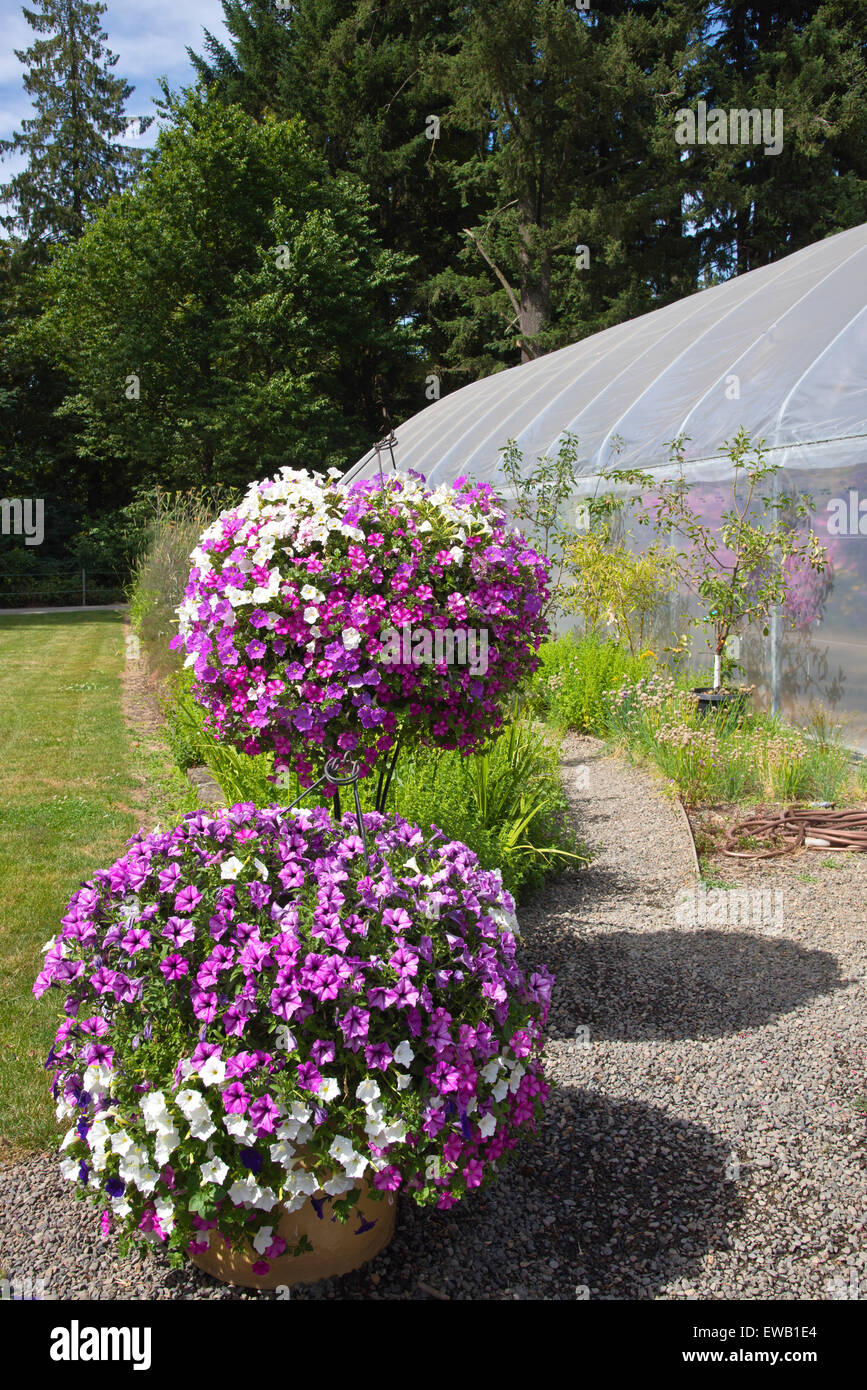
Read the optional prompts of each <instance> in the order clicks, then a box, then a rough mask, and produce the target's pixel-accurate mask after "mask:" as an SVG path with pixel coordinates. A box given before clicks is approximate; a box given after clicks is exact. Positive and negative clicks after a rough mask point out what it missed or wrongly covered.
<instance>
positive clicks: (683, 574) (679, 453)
mask: <svg viewBox="0 0 867 1390" xmlns="http://www.w3.org/2000/svg"><path fill="white" fill-rule="evenodd" d="M685 444H686V440H685V439H684V438H683V437H680V438H678V439H676V440H674V441H673V443H672V445H671V459H672V463H673V464H676V465H677V466H678V469H679V472H680V476H679V477H676V478H674V479H665V480H663V481H660V480H658V479H657V478H654V477H653V476H652V475H651V474H648V473H643V472H639V471H637V470H634V469H621V470H616V469H615V470H609V471H608V472H607V473H606V474H605V476H606V478H608V479H610V480H611V481H613V482H615V483H616V484H618V485H621V486H622V485H624V484H625V485H628V486H639V487H640V488H641V493H642V494H644V495H646V494H647V493H650V494H652V497H651V500H650V501H646V502H645V501H644V500H643V496H642V495H636V496H634V497H632V498H631V499H630V500H631V501H632V502H633V503H634V504H637V505H638V508H639V509H638V512H637V516H636V520H637V522H638V524H639V525H642V526H652V527H653V528H654V531H655V532H656V534H657V536H659V537H660V538H664V539H665V540H666V541H670V540H672V539H674V538H675V537H678V538H679V539H680V546H679V547H678V548H677V550H676V557H675V565H676V570H677V576H678V579H679V581H680V583H681V584H682V585H683V587H684V588H685V589H686V590H687V591H688V592H689V593H691V594H692V595H693V596H694V597H695V599H696V600H697V601H698V603H699V605H700V611H699V613H698V615H697V616H696V617H695V618H694V619H693V621H694V623H697V624H698V625H700V626H701V627H703V628H704V629H705V631H706V632H707V635H708V643H709V647H710V650H711V652H712V654H713V683H712V685H710V686H699V687H697V688H696V689H695V690H694V691H693V693H694V694H695V695H696V696H697V697H698V700H699V705H700V707H703V708H705V709H712V708H717V707H718V706H720V705H723V704H727V703H729V702H731V701H737V700H743V699H744V694H745V692H744V691H743V689H741V688H731V687H726V686H725V684H724V681H725V680H726V678H727V677H728V676H729V674H730V673H731V671H732V670H733V669H734V668H735V666H736V664H737V663H736V661H735V660H734V659H733V658H732V656H731V655H729V654H728V652H727V647H728V644H729V642H730V639H731V638H733V637H737V636H739V635H740V634H741V632H742V631H743V629H744V628H745V627H747V626H748V624H750V623H754V622H760V623H763V624H764V634H765V635H766V636H767V633H768V631H769V628H768V620H769V618H770V615H771V613H772V612H773V611H774V609H775V608H776V607H777V605H779V604H782V603H784V602H785V600H786V599H787V597H788V593H789V587H790V584H791V581H792V572H793V569H800V571H801V572H803V571H804V570H805V569H806V570H808V571H816V572H818V573H821V572H822V570H823V569H824V568H825V563H826V555H827V552H826V550H825V547H824V546H822V545H820V544H819V541H818V538H817V537H816V536H815V535H814V534H813V533H812V531H809V530H807V532H806V534H805V533H804V530H803V528H802V527H800V526H799V525H798V523H799V522H801V521H803V519H804V518H807V517H809V515H810V513H811V511H812V510H813V503H812V500H811V499H810V498H809V497H807V496H806V495H803V494H801V495H799V496H797V497H791V496H788V495H785V494H783V493H781V492H779V491H778V490H777V487H776V483H774V487H773V492H772V495H771V496H762V495H761V494H760V491H759V490H760V488H761V485H762V484H763V483H765V482H766V481H767V480H769V479H771V480H775V478H776V474H777V473H778V472H779V469H780V465H779V464H776V463H768V462H767V459H766V456H765V453H764V451H763V441H759V443H758V444H755V445H754V444H752V443H751V442H750V439H749V437H748V435H747V434H746V432H745V431H744V430H743V429H741V430H739V431H738V432H737V434H736V435H735V437H734V438H733V439H732V440H727V441H726V443H725V445H724V448H725V450H726V452H727V454H728V458H729V461H730V464H731V470H732V476H731V482H730V485H729V486H730V501H729V504H728V506H727V507H726V508H725V509H724V510H723V511H722V513H721V515H720V517H719V520H718V522H717V523H716V524H715V525H714V524H712V523H711V522H710V521H709V520H708V519H702V517H700V516H699V515H698V513H697V512H696V511H695V510H694V508H693V507H692V506H691V504H690V501H689V491H690V484H689V483H688V482H687V481H686V479H685V478H684V476H683V465H684V448H685Z"/></svg>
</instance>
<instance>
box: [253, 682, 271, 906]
mask: <svg viewBox="0 0 867 1390" xmlns="http://www.w3.org/2000/svg"><path fill="white" fill-rule="evenodd" d="M262 693H263V694H264V691H263V692H262ZM253 865H254V867H255V868H256V869H257V870H258V872H259V873H260V874H261V876H262V878H264V879H265V882H266V883H267V881H268V866H267V865H266V864H263V863H262V860H261V859H254V860H253Z"/></svg>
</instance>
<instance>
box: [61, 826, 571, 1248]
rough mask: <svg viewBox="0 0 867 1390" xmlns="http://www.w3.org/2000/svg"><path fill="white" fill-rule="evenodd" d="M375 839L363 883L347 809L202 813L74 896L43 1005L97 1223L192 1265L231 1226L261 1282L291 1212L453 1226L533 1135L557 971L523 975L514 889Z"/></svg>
mask: <svg viewBox="0 0 867 1390" xmlns="http://www.w3.org/2000/svg"><path fill="white" fill-rule="evenodd" d="M364 824H365V830H366V835H367V839H368V848H369V858H370V866H369V871H368V867H367V865H366V863H365V858H364V847H363V843H362V840H361V838H360V836H359V834H358V825H357V823H356V822H355V821H354V820H353V818H352V817H351V816H350V815H347V816H345V817H344V819H343V820H342V821H341V822H340V823H339V824H335V822H334V821H333V820H332V819H331V817H330V815H329V813H328V811H327V810H325V809H323V808H318V809H316V810H313V811H310V810H304V811H286V810H285V809H282V808H280V807H278V806H272V807H269V808H267V809H264V810H257V809H256V808H255V807H254V806H253V805H252V804H249V803H242V804H239V805H236V806H233V807H231V808H230V809H228V810H225V811H220V812H218V813H216V814H209V813H206V812H204V811H197V812H195V813H192V814H190V815H188V816H186V817H185V818H184V820H183V821H182V823H181V824H180V825H178V826H177V827H176V828H174V829H171V830H165V831H159V830H156V831H154V832H153V833H151V834H147V835H146V834H143V833H141V834H139V835H137V836H135V837H134V838H133V839H132V840H131V841H129V845H128V849H127V852H126V853H125V854H124V855H123V856H122V858H120V859H119V860H118V861H117V862H116V863H115V864H113V865H112V866H111V868H110V869H108V870H106V871H104V872H99V873H97V874H95V875H94V877H93V879H92V880H90V881H89V882H87V883H85V884H84V885H83V886H82V887H81V888H80V889H79V890H78V892H76V893H75V894H74V895H73V898H72V900H71V902H70V903H69V907H68V910H67V912H66V915H65V916H64V918H63V922H62V929H61V931H60V932H59V934H58V935H57V937H56V938H55V939H53V940H52V941H51V942H50V943H49V944H48V946H47V947H46V956H45V964H44V968H43V970H42V971H41V973H40V975H39V977H38V979H37V981H36V984H35V986H34V993H36V994H37V995H42V994H44V993H45V992H46V991H47V990H48V989H49V988H53V989H55V990H57V991H59V993H60V995H61V997H62V999H63V1001H64V1017H63V1021H62V1022H61V1024H60V1026H59V1028H58V1030H57V1036H56V1039H55V1041H54V1044H53V1047H52V1049H51V1053H50V1055H49V1058H48V1062H47V1064H46V1065H47V1067H48V1068H50V1069H51V1073H52V1086H53V1094H54V1098H55V1101H56V1104H57V1116H58V1119H59V1120H62V1121H65V1122H66V1124H67V1126H68V1129H67V1133H66V1135H65V1137H64V1139H63V1143H62V1150H63V1157H62V1162H61V1170H62V1172H63V1174H64V1175H65V1176H66V1177H67V1178H69V1179H70V1180H71V1181H72V1182H74V1183H76V1184H78V1185H80V1186H81V1187H82V1188H84V1189H86V1190H87V1192H88V1194H89V1195H90V1196H91V1197H92V1198H93V1200H94V1201H95V1202H96V1204H97V1206H98V1207H99V1209H100V1211H101V1213H103V1214H104V1215H103V1218H102V1229H103V1230H107V1229H108V1221H107V1219H106V1215H107V1217H108V1218H110V1220H111V1229H112V1230H113V1231H116V1232H118V1233H120V1234H122V1235H123V1237H124V1239H125V1240H132V1241H133V1242H135V1243H144V1244H153V1243H155V1242H157V1243H163V1244H165V1245H166V1246H168V1247H169V1249H170V1251H171V1252H172V1258H173V1259H176V1260H179V1259H182V1258H183V1257H184V1255H185V1254H187V1253H189V1252H191V1251H199V1250H202V1249H204V1248H205V1246H206V1244H207V1241H208V1239H209V1233H210V1231H211V1230H212V1229H213V1228H215V1227H216V1228H217V1229H219V1230H220V1231H221V1232H222V1233H223V1234H224V1235H225V1236H226V1237H227V1239H229V1240H230V1241H231V1243H232V1244H237V1245H240V1244H241V1242H242V1238H243V1237H247V1238H249V1239H251V1240H252V1241H253V1245H254V1247H255V1248H256V1250H257V1253H258V1254H259V1256H260V1258H261V1261H262V1262H264V1263H265V1264H267V1262H268V1258H269V1257H268V1251H269V1250H270V1251H271V1252H272V1256H273V1255H274V1254H275V1253H280V1252H277V1251H276V1247H275V1242H274V1239H273V1236H272V1234H271V1232H273V1230H274V1229H276V1224H277V1223H276V1221H275V1214H274V1213H273V1209H274V1207H275V1206H276V1205H277V1203H278V1194H282V1196H281V1197H280V1198H279V1200H280V1201H281V1202H282V1204H283V1206H284V1207H287V1208H288V1209H289V1210H296V1209H298V1208H299V1207H301V1206H302V1205H303V1204H304V1203H305V1202H307V1201H308V1200H309V1199H310V1197H311V1196H312V1195H314V1194H316V1193H317V1192H318V1191H324V1192H325V1193H327V1194H328V1195H329V1196H330V1197H332V1198H334V1199H335V1200H336V1202H337V1205H338V1207H340V1203H346V1204H347V1205H346V1207H345V1211H346V1212H347V1213H348V1211H349V1203H350V1198H349V1196H348V1195H347V1194H349V1193H350V1192H351V1191H352V1189H353V1188H354V1186H355V1185H356V1184H357V1183H358V1182H359V1181H360V1180H362V1179H366V1180H367V1181H368V1182H369V1183H370V1184H371V1185H372V1188H373V1191H374V1193H375V1194H376V1195H377V1196H382V1197H383V1198H384V1196H385V1194H388V1193H395V1192H407V1193H410V1194H411V1195H412V1196H413V1197H414V1198H415V1200H416V1201H417V1202H419V1203H420V1204H422V1205H424V1204H432V1203H435V1204H436V1205H438V1206H439V1207H441V1208H445V1207H448V1206H450V1205H452V1204H453V1203H454V1202H456V1201H459V1200H460V1199H461V1198H462V1197H463V1196H464V1195H465V1194H466V1192H467V1191H471V1190H473V1189H476V1188H478V1187H481V1186H483V1185H484V1184H485V1183H486V1182H488V1181H489V1180H490V1179H491V1177H492V1176H493V1174H494V1173H495V1170H496V1168H497V1166H498V1163H499V1160H500V1159H501V1156H503V1155H504V1154H505V1153H507V1151H508V1150H510V1149H512V1148H513V1147H514V1145H515V1144H516V1143H517V1141H518V1138H519V1136H520V1134H521V1132H522V1131H525V1130H526V1129H527V1128H528V1127H530V1128H532V1127H534V1125H535V1122H536V1119H537V1117H538V1113H539V1110H540V1107H541V1105H542V1103H543V1101H544V1099H545V1097H546V1095H547V1090H548V1088H547V1085H546V1083H545V1080H544V1077H543V1074H542V1069H541V1062H540V1051H541V1035H542V1028H543V1025H544V1022H545V1019H546V1016H547V1011H548V1004H549V1000H550V993H551V985H552V977H551V976H550V975H549V974H548V973H547V972H546V971H545V970H537V971H535V972H533V973H531V974H530V975H529V978H526V977H525V974H524V972H523V971H522V969H521V966H520V964H519V961H518V959H517V954H516V952H517V943H516V937H515V930H516V926H517V924H516V920H515V917H514V902H513V900H512V898H511V897H510V895H509V894H508V893H507V892H506V891H505V890H504V889H503V886H502V882H501V880H500V877H499V874H498V873H496V872H491V871H486V870H483V869H481V868H480V867H479V863H478V860H477V858H476V856H475V855H474V854H473V853H472V852H471V851H470V850H469V849H467V847H466V846H465V845H462V844H459V843H456V842H450V841H448V840H446V839H445V837H444V836H443V835H442V834H441V833H439V832H437V833H433V834H432V835H431V836H430V837H429V838H425V837H423V835H422V833H421V831H420V830H418V829H417V828H416V827H415V826H412V825H409V824H407V823H406V822H405V821H404V820H402V819H401V818H400V817H399V816H394V815H392V816H387V817H386V816H381V815H378V814H375V813H369V814H368V815H366V816H365V819H364ZM182 964H183V965H185V967H186V968H185V969H184V968H181V966H182Z"/></svg>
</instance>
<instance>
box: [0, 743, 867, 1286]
mask: <svg viewBox="0 0 867 1390" xmlns="http://www.w3.org/2000/svg"><path fill="white" fill-rule="evenodd" d="M563 757H564V776H565V778H566V784H567V790H568V793H569V797H570V802H571V805H572V808H573V811H574V815H575V819H576V823H577V825H578V827H579V830H580V833H581V835H582V836H583V838H584V839H585V840H586V842H587V844H588V845H589V846H590V847H591V848H592V849H593V850H594V851H595V856H596V857H595V859H594V861H593V864H592V865H591V867H590V868H589V869H586V870H584V871H581V872H578V873H571V872H570V873H568V874H564V875H563V876H562V877H560V878H558V879H556V880H554V881H552V882H551V883H549V884H548V885H547V886H546V887H545V889H543V890H541V891H540V892H538V893H536V894H535V895H534V896H533V897H532V898H530V899H528V900H527V901H526V902H525V903H524V904H522V908H521V912H520V914H519V916H520V921H521V928H522V933H523V946H524V952H525V961H526V964H527V965H528V966H532V965H533V964H534V963H537V962H538V963H541V962H544V963H546V964H547V965H549V966H550V968H551V969H552V970H553V971H554V973H555V975H556V977H557V983H556V986H555V989H554V996H553V1002H552V1009H551V1015H550V1018H549V1042H548V1045H547V1049H546V1057H547V1072H548V1075H549V1079H550V1080H551V1081H552V1082H553V1083H555V1089H554V1090H553V1091H552V1094H551V1097H550V1100H549V1104H548V1107H547V1109H546V1114H545V1117H544V1119H543V1121H542V1123H541V1124H540V1125H539V1129H538V1133H537V1134H536V1135H535V1136H534V1137H533V1138H532V1139H531V1141H530V1142H529V1143H528V1144H527V1145H526V1146H525V1147H524V1148H523V1150H520V1151H519V1153H518V1154H517V1155H516V1156H515V1159H514V1161H513V1163H512V1164H511V1166H510V1167H509V1168H508V1169H507V1170H506V1173H505V1174H504V1176H503V1178H502V1180H501V1181H500V1183H499V1184H498V1185H497V1186H496V1187H494V1188H492V1189H491V1190H490V1191H489V1192H486V1193H483V1194H475V1195H474V1196H473V1197H471V1198H470V1199H469V1200H468V1201H467V1202H466V1203H464V1204H462V1205H461V1206H458V1207H456V1208H454V1209H453V1210H451V1211H449V1212H436V1211H430V1210H428V1211H421V1210H419V1209H418V1208H417V1207H415V1206H414V1205H413V1204H412V1203H411V1202H409V1201H408V1200H407V1199H405V1198H401V1201H400V1209H399V1215H398V1228H397V1232H396V1235H395V1238H394V1241H393V1242H392V1244H391V1245H390V1246H389V1247H388V1248H387V1249H386V1250H385V1251H384V1252H383V1253H382V1254H380V1255H379V1256H378V1257H377V1258H376V1260H374V1261H373V1262H372V1263H371V1264H370V1265H368V1266H366V1267H365V1268H364V1269H362V1270H360V1271H357V1272H355V1273H354V1274H350V1275H347V1276H345V1277H343V1278H342V1279H333V1280H328V1281H325V1282H323V1283H321V1284H317V1285H309V1286H304V1287H299V1288H295V1289H292V1291H291V1298H292V1299H293V1300H295V1299H297V1300H302V1301H303V1300H306V1299H321V1298H328V1299H386V1300H395V1299H411V1300H421V1299H433V1300H437V1299H439V1300H445V1299H452V1300H466V1299H493V1300H503V1299H521V1300H524V1299H555V1300H573V1299H579V1300H584V1299H590V1300H619V1299H639V1300H653V1299H657V1300H672V1299H678V1300H684V1299H699V1300H716V1299H724V1298H733V1299H774V1300H776V1299H806V1300H826V1299H852V1298H860V1299H865V1298H867V1246H865V1241H864V1226H865V1219H867V1148H865V1132H867V1118H865V1116H864V1115H863V1114H862V1113H860V1112H859V1110H858V1108H857V1102H858V1098H859V1097H861V1098H864V1097H867V1080H865V1056H867V1053H865V1033H867V1021H865V1008H864V984H863V981H864V976H865V963H867V949H865V947H867V855H862V856H857V855H855V856H837V858H838V859H839V860H840V861H841V863H842V867H840V868H838V869H834V868H831V867H825V866H823V865H822V863H821V858H820V856H815V855H805V854H801V855H798V856H792V857H790V858H787V859H786V860H774V861H770V863H764V864H758V865H742V864H735V863H733V862H732V861H729V860H718V861H715V862H714V873H715V874H718V875H719V879H720V880H725V888H722V887H721V888H720V889H718V890H717V891H716V893H715V895H713V896H712V895H710V894H708V895H707V897H703V896H702V890H701V888H700V887H699V886H698V885H697V884H696V879H695V870H694V863H693V857H692V847H691V844H690V840H689V836H688V834H687V830H686V826H685V824H684V821H683V818H682V817H681V816H680V813H679V811H678V809H677V807H676V806H673V805H671V804H670V803H669V802H668V801H667V800H666V799H665V798H664V797H663V796H662V795H661V794H660V790H659V784H658V782H655V781H654V780H653V779H652V778H651V777H650V776H649V775H648V774H646V773H644V772H642V771H639V770H637V769H634V768H631V767H629V766H628V765H627V764H626V763H625V762H623V761H622V760H620V759H619V758H615V757H611V756H606V754H605V751H604V748H603V746H602V745H601V744H600V743H599V742H598V741H597V740H594V739H586V738H579V737H577V736H575V735H570V736H569V737H568V738H567V739H566V740H565V742H564V745H563ZM843 861H845V862H843ZM730 889H737V890H740V894H741V897H740V899H738V902H739V903H741V904H742V903H743V901H748V902H752V903H753V904H754V907H753V913H754V915H753V917H752V918H750V919H749V920H747V921H744V918H743V915H742V912H741V907H737V906H733V905H732V904H733V902H734V899H733V898H732V896H731V894H730V892H729V891H728V890H730ZM684 894H687V895H690V896H688V897H687V898H685V897H684V896H683V895H684ZM744 894H748V895H749V897H748V898H746V899H745V898H744ZM774 894H779V895H780V896H779V897H775V896H774ZM696 895H698V896H696ZM696 902H698V903H699V906H704V908H705V916H704V917H703V916H702V915H701V914H699V915H698V917H697V920H696V924H695V925H692V924H691V923H690V921H689V920H688V916H689V914H688V910H687V908H688V906H689V904H694V903H696ZM685 903H686V904H687V906H686V907H685V906H684V904H685ZM756 905H757V906H756ZM739 913H741V915H740V916H739V915H738V914H739ZM726 914H727V916H726ZM0 1203H2V1208H0V1265H2V1267H3V1269H2V1271H0V1272H5V1273H6V1274H7V1276H9V1277H15V1276H18V1277H22V1276H26V1275H29V1276H30V1277H31V1278H33V1279H37V1278H42V1279H43V1280H44V1284H45V1293H44V1296H46V1297H49V1298H50V1297H54V1298H59V1299H109V1298H120V1299H191V1298H192V1299H203V1298H205V1299H232V1300H238V1299H251V1298H252V1299H259V1298H276V1297H278V1295H276V1294H259V1293H253V1292H251V1291H248V1290H242V1289H237V1288H233V1287H228V1286H224V1285H221V1284H218V1283H216V1282H215V1281H214V1280H212V1279H211V1278H209V1277H208V1276H206V1275H204V1274H201V1273H199V1271H197V1270H196V1269H195V1268H194V1267H193V1266H186V1267H185V1268H184V1269H182V1270H178V1271H173V1270H170V1269H169V1268H168V1265H167V1262H166V1261H165V1259H164V1258H163V1257H162V1256H161V1255H155V1256H153V1257H152V1258H148V1259H143V1258H136V1257H132V1258H130V1259H121V1258H120V1257H119V1256H118V1254H117V1252H116V1250H115V1247H114V1244H113V1242H112V1241H110V1240H109V1241H107V1242H103V1241H101V1240H100V1238H99V1235H98V1233H97V1228H96V1220H95V1216H94V1214H93V1211H92V1209H91V1208H90V1207H89V1206H88V1205H86V1204H84V1203H81V1202H76V1201H75V1199H74V1197H73V1196H72V1193H71V1191H70V1189H69V1185H68V1184H67V1183H65V1182H64V1181H63V1179H61V1177H60V1175H59V1173H58V1170H57V1164H56V1159H55V1158H54V1157H53V1156H51V1155H47V1154H46V1155H38V1156H35V1157H30V1158H28V1159H26V1160H24V1161H22V1162H20V1163H18V1164H17V1165H15V1166H13V1167H10V1168H6V1169H5V1170H4V1171H3V1173H2V1175H0Z"/></svg>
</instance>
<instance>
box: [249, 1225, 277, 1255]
mask: <svg viewBox="0 0 867 1390" xmlns="http://www.w3.org/2000/svg"><path fill="white" fill-rule="evenodd" d="M273 1239H274V1227H273V1226H260V1227H259V1230H258V1231H257V1232H256V1234H255V1236H254V1237H253V1249H254V1250H255V1251H256V1253H257V1254H259V1255H264V1253H265V1251H266V1250H267V1249H268V1246H269V1245H270V1244H271V1241H272V1240H273Z"/></svg>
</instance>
